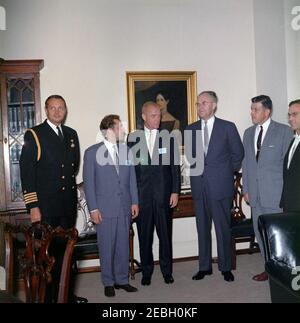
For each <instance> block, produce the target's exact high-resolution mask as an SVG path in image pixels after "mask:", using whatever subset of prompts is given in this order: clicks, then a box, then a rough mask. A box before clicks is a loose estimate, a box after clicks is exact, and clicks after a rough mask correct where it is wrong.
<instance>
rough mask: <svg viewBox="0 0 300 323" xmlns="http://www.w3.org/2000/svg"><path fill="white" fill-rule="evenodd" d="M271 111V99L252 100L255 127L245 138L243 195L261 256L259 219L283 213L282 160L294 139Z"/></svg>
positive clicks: (264, 276) (260, 276)
mask: <svg viewBox="0 0 300 323" xmlns="http://www.w3.org/2000/svg"><path fill="white" fill-rule="evenodd" d="M272 110H273V103H272V100H271V99H270V97H268V96H266V95H260V96H257V97H255V98H253V99H252V105H251V118H252V122H253V123H254V125H253V126H252V127H250V128H248V129H247V130H246V131H245V133H244V139H243V144H244V150H245V158H244V161H243V166H242V172H243V193H244V198H245V201H246V202H247V203H250V206H251V211H252V218H253V227H254V232H255V236H256V239H257V241H258V244H259V247H260V250H261V252H262V253H264V251H263V245H262V241H261V239H260V235H259V231H258V217H259V216H260V215H261V214H267V213H279V212H282V210H281V209H280V207H279V203H280V197H281V192H282V186H283V179H282V173H283V161H284V156H285V154H286V152H287V150H288V147H289V145H290V142H291V139H292V136H293V134H292V132H291V130H290V129H289V127H288V126H287V125H284V124H281V123H278V122H275V121H273V120H272V119H271V115H272ZM263 256H264V254H263ZM253 279H254V280H255V281H265V280H267V279H268V275H267V273H266V272H262V273H261V274H258V275H255V276H254V277H253Z"/></svg>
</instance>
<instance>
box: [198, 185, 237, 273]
mask: <svg viewBox="0 0 300 323" xmlns="http://www.w3.org/2000/svg"><path fill="white" fill-rule="evenodd" d="M231 203H232V199H231V198H224V199H222V200H215V199H213V197H212V196H211V195H210V194H209V192H208V191H207V190H204V191H203V192H202V194H201V196H200V197H199V199H195V200H194V206H195V212H196V224H197V231H198V250H199V270H201V271H206V270H210V269H211V268H212V242H211V228H212V220H213V221H214V226H215V230H216V237H217V250H218V268H219V270H220V271H230V270H231V269H232V268H231V229H230V226H231Z"/></svg>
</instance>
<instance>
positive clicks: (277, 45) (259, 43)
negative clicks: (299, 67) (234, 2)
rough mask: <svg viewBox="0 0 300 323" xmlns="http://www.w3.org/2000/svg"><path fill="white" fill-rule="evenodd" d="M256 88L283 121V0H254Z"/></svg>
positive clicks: (284, 120)
mask: <svg viewBox="0 0 300 323" xmlns="http://www.w3.org/2000/svg"><path fill="white" fill-rule="evenodd" d="M253 3H254V30H255V57H256V86H257V92H258V93H260V94H267V95H269V96H270V97H271V98H272V100H273V102H274V119H276V120H278V121H282V122H286V121H287V118H286V114H287V105H288V102H287V101H288V100H287V63H286V46H285V20H284V10H283V8H284V1H282V0H254V1H253Z"/></svg>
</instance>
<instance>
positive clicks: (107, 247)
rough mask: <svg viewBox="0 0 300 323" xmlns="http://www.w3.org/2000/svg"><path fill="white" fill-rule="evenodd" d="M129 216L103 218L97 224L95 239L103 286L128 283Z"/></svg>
mask: <svg viewBox="0 0 300 323" xmlns="http://www.w3.org/2000/svg"><path fill="white" fill-rule="evenodd" d="M129 228H130V216H129V215H124V214H120V216H119V217H116V218H103V219H102V222H101V224H98V225H97V240H98V249H99V258H100V266H101V279H102V283H103V285H104V286H113V285H114V284H118V285H125V284H128V276H129Z"/></svg>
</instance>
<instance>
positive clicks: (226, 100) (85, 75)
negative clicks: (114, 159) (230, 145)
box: [0, 0, 287, 257]
mask: <svg viewBox="0 0 300 323" xmlns="http://www.w3.org/2000/svg"><path fill="white" fill-rule="evenodd" d="M253 1H254V4H255V6H254V9H253ZM253 1H252V0H243V1H240V0H123V1H122V0H89V1H84V0H52V1H47V0H9V1H8V0H2V2H3V3H4V5H5V8H6V12H7V31H6V32H4V33H3V42H2V44H1V43H0V45H2V46H1V47H0V57H4V58H6V59H21V58H22V59H26V58H28V59H30V58H43V59H44V60H45V68H44V69H43V70H42V72H41V94H42V101H44V100H45V98H46V97H47V96H48V95H50V94H53V93H59V94H62V95H63V96H64V97H65V98H66V100H67V103H68V105H69V117H68V120H67V124H68V125H70V126H71V127H74V128H75V129H77V131H78V133H79V137H80V143H81V150H82V152H83V151H84V150H85V149H86V148H87V147H88V146H89V145H91V144H93V143H94V142H95V139H96V135H97V131H98V124H99V122H100V120H101V118H102V117H103V116H104V115H106V114H108V113H111V112H114V113H118V114H120V115H121V117H122V118H123V120H127V98H126V78H125V73H126V71H139V70H140V71H168V70H175V71H176V70H178V71H180V70H195V71H197V73H198V92H200V91H202V90H205V89H213V90H215V91H216V92H217V93H218V95H219V97H220V104H219V110H218V115H219V116H220V117H224V118H226V119H229V120H232V121H234V122H236V123H237V126H238V129H239V131H240V133H241V134H242V133H243V131H244V129H245V128H246V127H248V126H249V125H250V116H249V109H250V98H251V97H253V96H255V95H256V94H257V93H258V92H260V91H263V92H266V91H267V92H268V93H270V94H271V95H272V96H273V97H274V99H275V100H274V101H275V102H276V104H277V105H278V106H280V107H283V106H285V105H286V103H287V87H286V78H287V73H286V69H285V70H284V67H282V64H284V57H285V50H284V48H285V45H280V44H277V43H279V42H280V43H281V42H282V41H283V44H285V42H284V36H283V34H284V32H283V29H282V26H281V25H279V26H277V25H276V24H277V22H279V24H280V22H281V20H282V19H283V18H284V15H283V11H282V10H283V9H282V8H283V6H280V3H279V2H280V1H279V0H278V1H277V0H276V1H274V2H276V3H277V4H276V5H275V6H274V7H273V6H272V8H273V9H272V10H273V11H274V12H272V14H271V16H270V18H272V19H276V21H275V22H272V26H274V28H275V30H276V35H278V36H279V37H280V38H279V41H278V42H276V41H275V38H276V37H277V36H276V35H275V34H272V33H271V31H270V29H271V27H270V28H268V29H266V30H265V28H264V26H265V25H264V24H263V16H262V15H261V14H260V10H261V9H263V10H266V9H268V10H269V6H270V1H267V0H263V2H266V4H265V5H266V7H259V6H260V5H259V4H258V3H257V1H256V0H253ZM272 3H273V0H272ZM261 6H262V5H261ZM281 7H282V8H281ZM281 9H282V10H281ZM253 12H254V14H253ZM263 14H267V12H266V11H263ZM254 22H255V24H256V26H254ZM270 23H271V22H270ZM254 27H255V28H254ZM254 31H255V33H254ZM270 34H271V37H272V39H273V40H274V44H272V43H271V44H270V45H272V47H271V49H272V50H270V48H269V47H267V46H263V47H261V45H262V44H263V43H264V42H265V41H266V40H267V39H268V37H269V36H270ZM1 36H2V34H1ZM255 36H256V39H255ZM275 36H276V37H275ZM273 49H274V50H273ZM277 52H278V53H277ZM276 53H277V54H276ZM270 58H271V59H270ZM269 61H272V62H273V63H272V64H271V63H270V62H269ZM256 84H257V88H258V91H257V88H256ZM284 85H285V86H284ZM277 114H278V117H279V118H280V119H282V115H281V114H279V113H277ZM78 181H81V172H80V174H79V176H78ZM194 221H195V220H194V219H179V220H176V221H174V249H175V250H174V255H176V256H181V257H182V256H190V255H195V254H196V253H197V243H196V232H195V223H194ZM156 248H157V241H156ZM188 251H190V252H189V253H188ZM215 254H216V252H215V248H214V255H215Z"/></svg>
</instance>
